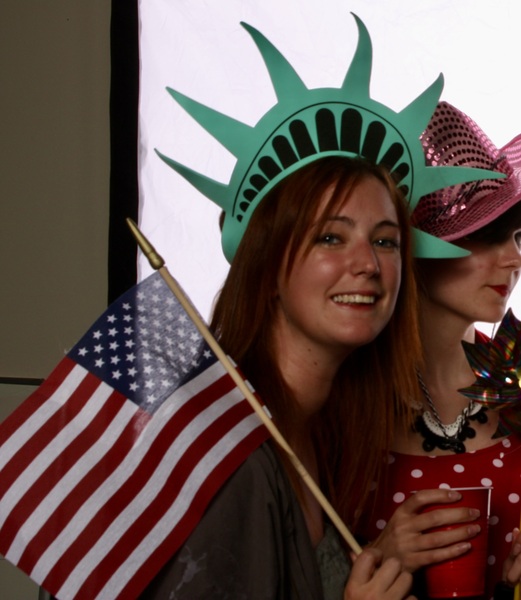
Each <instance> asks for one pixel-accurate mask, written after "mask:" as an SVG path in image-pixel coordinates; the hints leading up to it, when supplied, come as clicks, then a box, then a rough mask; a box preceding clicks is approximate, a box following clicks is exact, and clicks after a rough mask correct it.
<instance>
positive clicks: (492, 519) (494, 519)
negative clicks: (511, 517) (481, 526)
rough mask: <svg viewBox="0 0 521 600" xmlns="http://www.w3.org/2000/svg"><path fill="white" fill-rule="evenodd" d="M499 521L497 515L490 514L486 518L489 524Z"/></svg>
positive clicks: (495, 523)
mask: <svg viewBox="0 0 521 600" xmlns="http://www.w3.org/2000/svg"><path fill="white" fill-rule="evenodd" d="M498 523H499V517H498V516H497V515H492V516H490V517H489V519H488V524H489V525H497V524H498Z"/></svg>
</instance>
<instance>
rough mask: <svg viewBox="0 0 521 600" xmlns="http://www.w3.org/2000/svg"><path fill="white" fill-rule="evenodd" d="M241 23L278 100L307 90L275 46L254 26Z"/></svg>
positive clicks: (298, 94)
mask: <svg viewBox="0 0 521 600" xmlns="http://www.w3.org/2000/svg"><path fill="white" fill-rule="evenodd" d="M241 25H242V26H243V27H244V29H246V31H247V32H248V33H249V34H250V35H251V37H252V38H253V41H254V42H255V44H256V46H257V48H258V49H259V52H260V53H261V55H262V58H263V60H264V64H265V65H266V68H267V69H268V73H269V75H270V79H271V83H272V85H273V89H274V90H275V94H276V96H277V99H278V101H279V102H280V101H281V100H285V99H286V98H288V97H291V96H292V95H297V96H300V95H302V93H305V92H307V89H308V88H307V87H306V86H305V85H304V82H303V81H302V79H301V78H300V77H299V75H298V74H297V72H296V71H295V69H294V68H293V67H292V66H291V65H290V63H289V62H288V61H287V60H286V59H285V58H284V56H282V54H281V53H280V52H279V51H278V50H277V48H275V46H274V45H273V44H272V43H271V42H270V41H269V40H268V39H267V38H265V37H264V35H262V33H261V32H260V31H258V30H257V29H255V27H252V26H251V25H248V23H244V22H241Z"/></svg>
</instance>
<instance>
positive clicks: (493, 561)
mask: <svg viewBox="0 0 521 600" xmlns="http://www.w3.org/2000/svg"><path fill="white" fill-rule="evenodd" d="M487 562H488V564H489V565H495V564H496V557H495V556H489V557H488V558H487Z"/></svg>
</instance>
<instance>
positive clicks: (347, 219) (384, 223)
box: [326, 215, 400, 229]
mask: <svg viewBox="0 0 521 600" xmlns="http://www.w3.org/2000/svg"><path fill="white" fill-rule="evenodd" d="M332 221H338V222H340V223H345V224H346V225H349V226H350V227H354V226H355V225H356V223H355V221H354V220H353V219H352V218H351V217H346V216H341V215H333V216H331V217H327V219H326V223H329V222H332ZM380 227H395V228H397V229H399V228H400V225H399V224H398V222H397V221H391V220H390V219H382V220H381V221H379V222H378V223H376V224H375V226H374V229H379V228H380Z"/></svg>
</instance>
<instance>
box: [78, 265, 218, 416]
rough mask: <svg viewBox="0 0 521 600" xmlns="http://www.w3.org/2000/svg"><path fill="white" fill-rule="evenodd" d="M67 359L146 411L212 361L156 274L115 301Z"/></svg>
mask: <svg viewBox="0 0 521 600" xmlns="http://www.w3.org/2000/svg"><path fill="white" fill-rule="evenodd" d="M69 357H70V358H71V359H73V360H74V361H76V362H77V363H78V364H80V365H82V366H83V367H85V368H86V369H87V370H88V371H90V372H91V373H94V374H95V375H97V376H98V377H99V378H100V379H102V380H103V381H105V382H106V383H108V384H109V385H110V386H112V387H113V388H114V389H116V390H118V391H119V392H121V393H122V394H124V395H125V396H126V397H127V398H129V399H130V400H132V401H133V402H135V403H137V404H139V405H140V406H141V407H142V408H143V409H144V410H147V411H148V412H154V411H155V410H157V408H159V406H160V405H161V404H162V402H163V401H164V400H165V399H166V398H167V397H168V396H169V395H170V394H171V393H172V392H173V391H174V390H175V389H176V388H178V387H179V386H180V385H182V384H183V383H185V382H186V381H188V380H189V379H190V378H191V377H193V376H195V375H196V374H198V373H200V372H201V371H203V370H204V369H206V368H207V367H208V366H209V365H210V364H211V363H212V362H214V361H215V360H216V358H215V356H214V355H213V353H212V352H211V351H210V349H209V348H208V346H207V344H206V342H205V341H204V339H203V338H202V336H201V334H200V333H199V331H198V330H197V328H196V327H195V325H194V323H193V322H192V320H191V319H190V318H189V317H188V315H187V314H186V312H185V311H184V309H183V307H182V306H181V305H180V304H179V302H178V300H177V299H176V297H175V296H174V295H173V294H172V292H171V291H170V289H169V288H168V286H167V285H166V283H165V282H164V280H163V278H162V277H161V275H160V273H157V272H156V273H154V274H153V275H150V276H149V277H148V278H147V279H145V280H144V281H142V282H141V283H139V284H138V285H136V286H134V287H133V288H132V289H130V290H129V291H128V292H126V293H125V294H124V295H123V296H121V297H120V298H119V299H118V300H117V301H116V302H114V304H112V305H111V306H110V307H109V308H108V309H107V311H106V312H105V313H104V314H103V315H102V316H101V317H100V318H99V319H98V320H97V321H96V323H94V325H93V326H92V327H91V328H90V330H89V331H88V332H87V333H86V334H85V335H84V336H83V338H82V339H81V340H80V341H79V342H78V343H77V344H76V346H74V348H73V349H72V350H71V351H70V352H69Z"/></svg>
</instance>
